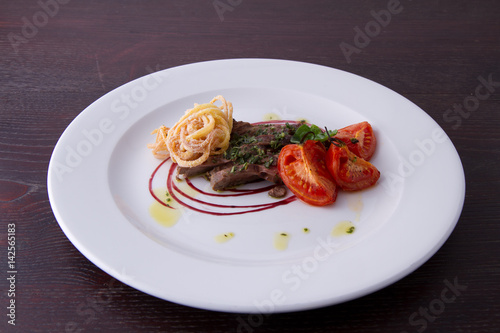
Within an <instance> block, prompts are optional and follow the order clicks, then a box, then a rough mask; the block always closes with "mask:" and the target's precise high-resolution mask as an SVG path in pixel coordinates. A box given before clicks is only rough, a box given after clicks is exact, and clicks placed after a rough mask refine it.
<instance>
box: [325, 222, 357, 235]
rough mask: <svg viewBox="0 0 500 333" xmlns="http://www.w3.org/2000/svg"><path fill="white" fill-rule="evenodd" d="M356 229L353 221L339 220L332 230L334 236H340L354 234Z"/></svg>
mask: <svg viewBox="0 0 500 333" xmlns="http://www.w3.org/2000/svg"><path fill="white" fill-rule="evenodd" d="M354 230H356V227H355V226H354V224H353V223H352V222H351V221H342V222H339V223H338V224H337V225H336V226H335V227H333V230H332V233H331V234H332V236H334V237H340V236H345V235H349V234H352V233H353V232H354Z"/></svg>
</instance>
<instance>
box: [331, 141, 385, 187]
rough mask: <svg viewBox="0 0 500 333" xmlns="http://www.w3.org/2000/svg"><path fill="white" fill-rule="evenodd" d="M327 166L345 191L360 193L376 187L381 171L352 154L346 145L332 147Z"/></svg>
mask: <svg viewBox="0 0 500 333" xmlns="http://www.w3.org/2000/svg"><path fill="white" fill-rule="evenodd" d="M326 165H327V168H328V171H329V172H330V174H331V175H332V176H333V179H334V180H335V182H336V183H337V185H338V186H339V187H340V188H341V189H342V190H344V191H359V190H363V189H365V188H368V187H370V186H372V185H374V184H375V183H376V182H377V181H378V179H379V178H380V171H378V169H377V168H376V167H375V166H374V165H373V164H371V163H370V162H368V161H366V160H364V159H363V158H361V157H359V156H356V155H355V154H354V153H352V152H351V151H350V150H349V148H347V146H346V145H343V144H342V145H340V147H339V146H337V145H336V144H335V143H332V144H331V145H330V148H328V152H327V154H326Z"/></svg>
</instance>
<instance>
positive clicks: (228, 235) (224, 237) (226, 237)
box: [215, 232, 234, 244]
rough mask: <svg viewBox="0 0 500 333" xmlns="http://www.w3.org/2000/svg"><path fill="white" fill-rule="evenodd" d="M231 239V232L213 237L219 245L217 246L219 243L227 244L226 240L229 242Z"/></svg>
mask: <svg viewBox="0 0 500 333" xmlns="http://www.w3.org/2000/svg"><path fill="white" fill-rule="evenodd" d="M233 237H234V233H232V232H226V233H224V234H220V235H217V236H215V241H216V242H217V243H219V244H220V243H225V242H227V241H228V240H230V239H231V238H233Z"/></svg>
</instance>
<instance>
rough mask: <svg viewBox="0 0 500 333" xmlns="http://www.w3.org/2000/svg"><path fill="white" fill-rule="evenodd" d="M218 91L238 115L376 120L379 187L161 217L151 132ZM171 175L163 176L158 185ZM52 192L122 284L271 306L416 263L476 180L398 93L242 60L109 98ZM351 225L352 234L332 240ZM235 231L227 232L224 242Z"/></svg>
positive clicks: (364, 287)
mask: <svg viewBox="0 0 500 333" xmlns="http://www.w3.org/2000/svg"><path fill="white" fill-rule="evenodd" d="M218 94H222V95H223V96H224V97H225V98H226V99H227V100H229V101H231V102H232V103H233V105H234V117H235V118H236V119H237V120H245V121H251V122H253V121H261V120H263V118H264V117H266V115H268V114H274V115H275V116H279V117H281V118H282V119H290V120H295V119H299V118H306V119H307V120H308V121H310V122H312V123H315V124H317V125H319V126H327V127H328V128H329V129H333V128H341V127H344V126H346V125H350V124H353V123H356V122H359V121H363V120H367V121H369V122H370V123H371V124H372V126H373V127H374V129H375V131H376V135H377V137H378V142H379V144H378V148H377V149H378V150H377V152H376V154H375V156H374V158H373V159H372V162H373V163H374V164H375V165H376V166H377V167H378V168H379V170H380V171H381V174H382V177H381V179H380V180H379V183H378V185H376V186H375V187H373V188H371V189H369V190H366V191H363V192H361V193H343V192H342V193H340V194H339V196H338V200H337V202H336V203H335V204H334V205H332V206H329V207H323V208H318V207H311V206H307V205H305V204H303V203H301V202H299V201H295V202H293V203H290V204H288V205H284V206H280V207H277V208H274V209H270V210H266V211H262V212H257V213H251V214H243V215H236V216H213V215H207V214H202V213H197V212H193V211H190V210H188V209H181V216H180V218H179V220H178V222H177V223H176V224H175V225H173V226H172V227H165V226H162V225H160V224H159V223H157V222H156V221H155V219H153V218H152V216H151V215H150V213H149V207H150V206H151V204H152V203H153V201H154V200H153V199H152V197H151V195H150V194H149V192H148V181H149V177H150V175H151V173H152V172H153V170H154V169H155V167H156V166H157V165H158V164H159V161H158V160H156V159H155V158H153V157H152V155H151V152H150V151H149V150H148V149H147V148H146V145H147V143H150V142H153V141H154V136H153V135H150V132H151V131H152V130H153V129H154V128H156V127H158V126H159V125H162V124H164V125H166V126H169V125H173V123H175V122H176V121H177V120H178V119H179V118H180V116H181V115H182V114H183V113H184V111H185V110H186V109H188V108H191V107H192V106H193V104H194V103H206V102H208V101H210V100H211V98H212V97H214V96H216V95H218ZM165 170H166V169H165ZM165 178H166V171H160V173H159V174H158V176H157V178H155V185H154V186H156V187H158V186H161V185H162V184H163V185H164V181H165ZM158 179H159V180H158ZM156 182H159V183H156ZM48 192H49V198H50V202H51V205H52V209H53V211H54V214H55V216H56V218H57V221H58V222H59V224H60V226H61V228H62V230H63V231H64V233H65V234H66V235H67V237H68V238H69V240H70V241H71V242H72V243H73V244H74V245H75V246H76V247H77V248H78V250H80V252H82V253H83V255H85V256H86V257H87V258H88V259H89V260H91V261H92V262H93V263H94V264H95V265H97V266H98V267H100V268H101V269H103V270H104V271H105V272H107V273H108V274H110V275H112V276H113V277H115V278H117V279H119V280H120V281H122V282H124V283H126V284H128V285H130V286H132V287H134V288H136V289H138V290H141V291H143V292H145V293H148V294H151V295H154V296H157V297H159V298H162V299H165V300H169V301H172V302H176V303H180V304H184V305H188V306H192V307H198V308H204V309H211V310H219V311H227V312H249V313H272V312H285V311H295V310H304V309H310V308H316V307H321V306H326V305H331V304H335V303H339V302H343V301H347V300H350V299H353V298H356V297H360V296H363V295H366V294H368V293H371V292H373V291H376V290H378V289H381V288H383V287H385V286H387V285H389V284H391V283H393V282H395V281H397V280H398V279H400V278H402V277H404V276H405V275H407V274H409V273H410V272H412V271H413V270H415V269H416V268H417V267H419V266H420V265H422V264H423V263H424V262H425V261H426V260H427V259H429V258H430V257H431V256H432V255H433V254H434V253H435V252H436V251H437V250H438V248H439V247H440V246H441V245H442V244H443V243H444V242H445V240H446V239H447V237H448V236H449V235H450V233H451V232H452V230H453V228H454V227H455V225H456V223H457V221H458V218H459V216H460V213H461V210H462V206H463V201H464V194H465V180H464V173H463V169H462V165H461V162H460V159H459V156H458V154H457V152H456V150H455V148H454V146H453V144H452V143H451V142H450V140H449V138H448V137H447V136H446V134H445V133H444V132H443V130H442V129H441V128H440V127H439V126H438V125H437V124H436V123H435V122H434V121H433V120H432V119H431V118H430V117H429V116H428V115H427V114H426V113H425V112H423V111H422V110H421V109H420V108H418V107H417V106H416V105H414V104H413V103H411V102H409V101H408V100H407V99H405V98H404V97H402V96H400V95H398V94H397V93H395V92H393V91H391V90H389V89H387V88H385V87H383V86H381V85H379V84H377V83H374V82H372V81H369V80H367V79H364V78H361V77H359V76H356V75H353V74H349V73H346V72H343V71H339V70H335V69H332V68H327V67H323V66H318V65H312V64H306V63H299V62H292V61H283V60H267V59H236V60H220V61H209V62H202V63H196V64H191V65H186V66H180V67H176V68H170V69H167V70H163V71H160V72H157V73H153V74H150V75H147V76H145V77H143V78H139V79H137V80H134V81H132V82H130V83H127V84H125V85H123V86H121V87H119V88H117V89H115V90H113V91H111V92H110V93H108V94H106V95H105V96H103V97H101V98H100V99H98V100H97V101H96V102H94V103H93V104H92V105H90V106H89V107H88V108H86V109H85V110H84V111H83V112H82V113H81V114H80V115H79V116H78V117H77V118H76V119H75V120H74V121H73V122H72V123H71V124H70V125H69V126H68V128H67V129H66V130H65V132H64V133H63V134H62V136H61V138H60V140H59V142H58V143H57V145H56V147H55V149H54V152H53V155H52V158H51V161H50V165H49V171H48ZM233 200H234V201H233ZM238 200H239V201H238ZM248 200H256V201H262V202H268V201H269V200H271V201H272V200H273V199H270V198H268V197H267V194H265V193H262V194H259V195H255V196H252V198H250V199H248ZM223 201H224V202H225V203H228V202H230V203H233V202H235V203H238V202H241V199H236V198H234V199H231V198H226V199H225V200H223ZM346 220H347V221H351V222H352V223H353V224H354V225H355V227H356V229H355V232H354V233H352V234H346V235H344V236H333V235H332V234H331V232H332V230H333V229H334V228H335V226H336V225H338V223H340V222H341V221H346ZM303 228H309V229H310V232H309V233H305V232H303ZM228 232H233V233H234V235H235V236H234V238H232V239H231V240H230V241H228V242H225V243H218V242H216V241H215V240H214V237H215V236H217V235H219V234H221V233H228ZM280 232H286V233H288V234H289V235H291V237H290V238H289V243H288V248H287V249H286V250H278V249H277V248H276V247H275V246H274V244H273V239H274V237H275V234H276V233H280Z"/></svg>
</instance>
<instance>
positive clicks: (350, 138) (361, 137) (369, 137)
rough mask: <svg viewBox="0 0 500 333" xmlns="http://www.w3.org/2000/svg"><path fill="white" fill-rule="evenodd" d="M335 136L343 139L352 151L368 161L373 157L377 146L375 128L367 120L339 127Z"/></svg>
mask: <svg viewBox="0 0 500 333" xmlns="http://www.w3.org/2000/svg"><path fill="white" fill-rule="evenodd" d="M335 138H337V139H339V140H342V141H343V142H344V143H345V144H346V145H347V148H349V150H350V151H351V152H353V153H354V154H356V155H357V156H359V157H361V158H362V159H364V160H366V161H369V160H370V158H372V156H373V153H375V147H376V146H377V139H376V138H375V134H374V133H373V128H372V126H371V125H370V124H369V123H368V122H367V121H363V122H361V123H357V124H353V125H349V126H347V127H344V128H341V129H339V130H338V131H337V134H336V135H335Z"/></svg>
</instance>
